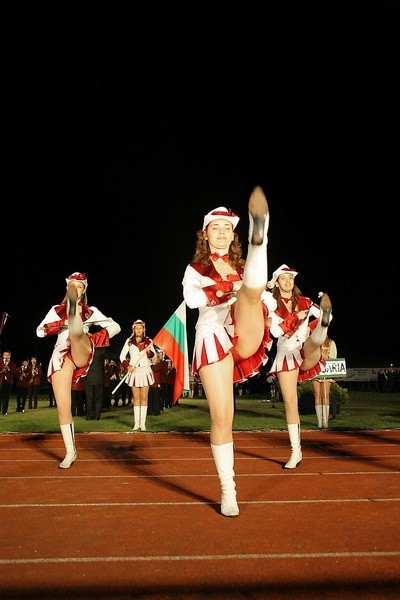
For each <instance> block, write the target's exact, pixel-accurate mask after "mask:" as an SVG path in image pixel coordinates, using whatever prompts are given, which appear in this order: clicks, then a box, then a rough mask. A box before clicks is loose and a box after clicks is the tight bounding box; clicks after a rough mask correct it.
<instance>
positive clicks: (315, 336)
mask: <svg viewBox="0 0 400 600" xmlns="http://www.w3.org/2000/svg"><path fill="white" fill-rule="evenodd" d="M320 293H321V292H320ZM319 307H320V309H321V312H320V315H319V319H318V325H317V326H316V328H315V329H314V331H313V332H312V334H311V336H310V337H311V339H312V341H313V342H314V343H315V344H317V346H322V344H323V343H324V341H325V340H326V336H327V335H328V325H329V323H330V322H331V321H332V315H331V313H332V303H331V301H330V298H329V296H328V294H322V296H321V302H320V304H319Z"/></svg>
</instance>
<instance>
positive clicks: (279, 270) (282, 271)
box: [268, 265, 299, 288]
mask: <svg viewBox="0 0 400 600" xmlns="http://www.w3.org/2000/svg"><path fill="white" fill-rule="evenodd" d="M288 274H289V275H293V277H296V275H298V274H299V272H298V271H295V270H294V269H291V268H290V267H288V266H287V265H281V266H280V267H278V268H277V269H276V271H274V272H273V273H272V279H271V280H270V281H268V287H269V288H273V287H274V285H275V283H276V280H277V279H278V277H279V275H288Z"/></svg>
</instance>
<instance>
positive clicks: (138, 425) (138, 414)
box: [132, 405, 141, 431]
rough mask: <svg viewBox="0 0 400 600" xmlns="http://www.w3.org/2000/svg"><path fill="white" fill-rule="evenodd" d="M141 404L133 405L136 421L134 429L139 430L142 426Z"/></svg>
mask: <svg viewBox="0 0 400 600" xmlns="http://www.w3.org/2000/svg"><path fill="white" fill-rule="evenodd" d="M140 408H141V407H140V406H136V405H134V406H133V419H134V423H133V428H132V431H138V429H139V428H140Z"/></svg>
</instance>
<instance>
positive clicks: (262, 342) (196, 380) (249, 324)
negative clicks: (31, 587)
mask: <svg viewBox="0 0 400 600" xmlns="http://www.w3.org/2000/svg"><path fill="white" fill-rule="evenodd" d="M248 217H249V233H248V246H247V252H246V259H244V257H243V250H242V244H241V241H240V239H239V235H238V233H237V231H236V227H237V224H238V222H239V216H238V215H236V214H235V213H234V212H232V211H231V210H230V209H229V210H228V209H227V208H225V207H224V206H219V207H217V208H216V209H214V210H211V211H210V212H208V213H207V214H206V215H205V216H204V218H203V223H202V226H201V228H199V230H198V231H197V239H196V246H195V251H194V255H193V258H192V260H191V262H190V263H189V264H188V265H187V267H186V269H185V271H184V275H183V280H182V286H183V297H184V300H185V303H186V305H187V307H188V308H189V309H196V310H198V319H197V324H196V330H195V341H194V349H193V357H192V362H191V392H190V393H191V394H193V389H194V387H195V385H197V386H199V389H201V390H202V393H203V392H204V394H205V397H206V399H207V402H208V407H209V412H210V420H211V427H210V448H211V454H212V457H213V460H214V463H215V467H216V471H217V474H218V477H219V481H220V488H221V513H222V514H223V515H225V516H228V517H235V516H237V515H238V514H239V507H238V503H237V495H236V483H235V471H234V440H233V431H232V426H233V417H234V390H235V386H237V385H238V384H240V383H242V382H245V381H247V380H249V379H250V378H252V377H254V376H255V375H257V374H258V373H259V372H260V369H261V368H263V367H264V366H265V365H266V364H268V365H269V375H270V377H272V378H273V379H274V380H275V381H276V382H277V384H279V389H280V394H281V397H282V400H283V402H284V408H285V417H286V423H287V430H288V435H289V442H290V457H289V459H288V460H287V462H286V463H285V464H284V468H286V469H294V468H296V467H297V466H298V465H299V464H300V463H301V460H302V451H301V433H300V429H301V427H300V416H299V409H298V395H297V384H298V383H299V382H301V381H305V380H312V381H314V382H315V383H314V384H313V385H314V386H315V388H314V389H315V407H316V414H317V418H318V426H320V427H321V428H322V427H323V428H325V427H327V420H328V416H329V412H328V408H327V405H328V404H329V392H327V389H328V388H327V382H326V381H325V382H324V383H323V386H322V387H321V386H320V383H321V382H320V380H319V379H318V376H319V374H320V373H321V371H323V369H324V365H325V364H326V360H327V358H328V353H327V351H326V349H327V344H328V342H327V340H329V338H328V326H329V324H330V321H331V319H332V305H331V301H330V298H329V296H328V294H327V293H322V292H321V293H320V302H319V305H318V304H317V303H315V302H313V301H312V300H311V299H310V298H308V297H307V296H304V295H303V294H302V292H301V291H300V289H299V288H298V286H297V284H296V283H295V278H296V277H297V276H298V271H297V270H294V269H292V268H290V267H289V266H288V265H286V264H282V265H281V266H280V267H278V268H277V269H276V270H275V271H274V272H273V275H272V278H271V280H269V279H268V258H267V246H268V229H269V220H270V215H269V207H268V203H267V200H266V197H265V195H264V193H263V190H262V189H261V188H260V187H259V186H258V187H255V188H254V189H253V191H252V193H251V195H250V199H249V202H248ZM87 287H88V281H87V277H86V275H85V274H84V273H80V272H75V273H72V274H71V275H70V276H69V277H68V278H67V279H66V290H65V295H64V297H63V299H62V301H61V302H60V303H59V304H55V305H53V306H52V307H51V308H50V310H49V311H48V313H47V314H46V316H45V317H44V319H43V320H42V321H41V323H40V324H39V325H38V327H37V330H36V333H37V335H38V336H39V337H47V336H55V339H56V342H55V345H54V349H53V353H52V356H51V359H50V361H49V364H48V368H47V373H46V377H47V380H48V381H49V383H50V384H51V390H52V396H53V398H54V405H55V406H56V407H57V411H58V418H59V425H60V430H61V434H62V437H63V440H64V445H65V451H66V454H65V457H64V459H63V460H62V462H61V463H60V465H59V466H60V468H69V467H70V466H71V465H72V464H73V463H74V462H75V460H76V458H77V449H76V444H75V432H74V416H75V415H76V414H79V411H82V410H83V409H82V395H81V394H82V393H83V394H84V395H85V411H86V418H88V419H99V418H100V414H101V411H102V409H109V408H110V407H111V403H112V398H114V405H116V406H118V404H119V402H120V401H121V402H122V406H124V405H126V404H127V403H129V402H131V403H132V405H133V416H134V423H133V429H132V431H139V430H141V431H146V417H147V414H148V412H151V414H154V415H156V414H159V412H160V408H161V407H166V406H170V405H171V404H172V403H171V401H170V400H169V399H168V398H169V397H168V392H167V387H168V383H167V382H168V370H171V368H170V367H171V365H169V368H168V366H167V367H166V364H167V363H168V361H167V360H166V357H165V355H164V353H163V351H162V350H160V349H159V348H157V347H156V346H155V345H154V343H153V340H152V339H151V338H149V337H148V336H147V334H146V323H145V321H143V320H141V319H137V320H135V321H134V322H133V325H132V332H131V334H130V335H129V337H128V338H126V340H125V342H124V344H123V345H122V349H121V352H120V355H119V357H118V360H114V359H110V358H109V357H108V356H107V349H108V348H109V347H110V339H111V338H112V337H113V336H115V335H117V334H119V333H120V331H121V327H120V326H119V324H118V323H117V322H116V321H115V320H114V319H112V318H111V317H107V316H106V315H104V314H103V313H102V312H101V311H100V310H99V309H98V308H97V307H96V306H92V305H89V304H88V298H87ZM91 328H92V330H91ZM93 328H95V329H96V331H94V332H93ZM331 346H332V342H330V347H331ZM332 347H333V346H332ZM40 369H41V367H40V365H39V364H38V363H37V358H36V357H32V358H31V359H30V361H28V360H24V361H22V364H21V365H20V366H17V365H16V364H15V363H13V361H11V353H10V352H8V351H7V352H4V353H3V356H2V358H1V360H0V384H1V387H0V391H1V406H2V413H3V414H7V410H8V403H9V394H10V390H11V387H12V384H13V383H14V382H15V384H16V386H17V389H18V388H21V389H20V390H19V391H18V392H17V410H19V411H24V410H25V406H26V402H27V399H28V403H29V408H32V409H35V408H37V397H38V394H37V392H38V389H39V386H40V377H41V376H42V375H43V374H42V373H40ZM128 390H129V391H128ZM149 406H150V410H149Z"/></svg>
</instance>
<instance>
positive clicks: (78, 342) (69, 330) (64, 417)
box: [36, 272, 121, 469]
mask: <svg viewBox="0 0 400 600" xmlns="http://www.w3.org/2000/svg"><path fill="white" fill-rule="evenodd" d="M66 283H67V290H66V295H65V297H64V299H63V300H62V302H61V304H56V305H54V306H52V307H51V309H50V310H49V312H48V313H47V315H46V316H45V318H44V319H43V321H42V322H41V323H40V325H39V326H38V327H37V329H36V334H37V336H38V337H40V338H43V337H47V336H50V335H56V336H57V340H56V343H55V346H54V350H53V353H52V356H51V359H50V362H49V366H48V370H47V378H48V380H49V381H50V382H51V384H52V386H53V391H54V396H55V400H56V405H57V411H58V419H59V423H60V428H61V433H62V436H63V440H64V445H65V450H66V456H65V458H64V460H63V461H62V462H61V463H60V465H59V467H60V468H61V469H68V468H69V467H70V466H71V465H72V464H73V463H74V462H75V460H76V457H77V452H76V447H75V431H74V421H73V417H72V412H71V386H72V385H74V384H76V382H77V381H78V380H79V379H80V378H81V377H84V376H85V375H86V374H87V372H88V370H89V366H90V364H91V362H92V359H93V351H94V348H96V347H104V346H109V345H110V341H109V340H110V338H112V337H113V336H114V335H117V334H118V333H119V332H120V331H121V327H120V326H119V325H118V323H116V322H115V321H113V319H111V318H110V317H106V316H105V315H103V313H102V312H100V311H99V309H98V308H96V307H95V306H89V305H88V304H87V294H86V290H87V286H88V282H87V278H86V275H85V274H84V273H78V272H75V273H72V275H70V276H69V277H67V279H66ZM91 325H98V326H100V327H102V328H103V329H101V330H100V331H97V332H96V333H93V334H90V333H89V328H90V326H91Z"/></svg>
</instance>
